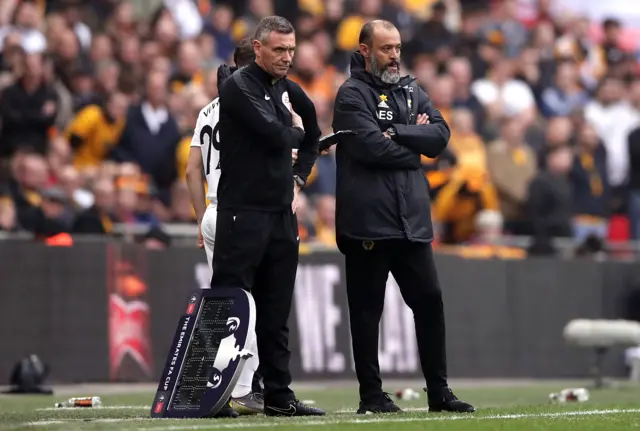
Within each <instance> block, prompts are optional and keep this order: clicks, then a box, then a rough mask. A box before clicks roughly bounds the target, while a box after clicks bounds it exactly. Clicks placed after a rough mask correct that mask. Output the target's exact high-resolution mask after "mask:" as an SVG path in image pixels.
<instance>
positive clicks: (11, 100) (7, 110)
mask: <svg viewBox="0 0 640 431" xmlns="http://www.w3.org/2000/svg"><path fill="white" fill-rule="evenodd" d="M19 99H20V95H19V94H18V92H17V90H16V88H15V87H10V88H8V89H7V90H5V93H4V94H3V95H2V98H0V117H2V118H4V119H5V120H4V121H5V122H6V123H12V124H14V125H18V126H24V127H32V128H37V129H43V130H46V129H48V128H49V127H51V126H53V124H54V123H55V119H56V115H57V114H58V95H57V94H56V92H55V90H53V89H52V88H47V91H46V94H45V95H44V99H43V100H42V101H41V102H42V104H38V105H34V106H27V104H25V103H23V101H22V100H19ZM48 102H53V103H54V104H55V105H56V109H55V111H54V112H53V113H51V114H45V113H44V112H43V110H42V109H43V107H44V105H45V104H46V103H48Z"/></svg>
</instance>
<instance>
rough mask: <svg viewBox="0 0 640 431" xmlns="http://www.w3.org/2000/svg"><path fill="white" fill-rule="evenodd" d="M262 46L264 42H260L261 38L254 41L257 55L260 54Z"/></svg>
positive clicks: (254, 50)
mask: <svg viewBox="0 0 640 431" xmlns="http://www.w3.org/2000/svg"><path fill="white" fill-rule="evenodd" d="M261 47H262V43H260V41H259V40H254V41H253V53H254V54H255V55H256V57H257V56H258V51H260V48H261Z"/></svg>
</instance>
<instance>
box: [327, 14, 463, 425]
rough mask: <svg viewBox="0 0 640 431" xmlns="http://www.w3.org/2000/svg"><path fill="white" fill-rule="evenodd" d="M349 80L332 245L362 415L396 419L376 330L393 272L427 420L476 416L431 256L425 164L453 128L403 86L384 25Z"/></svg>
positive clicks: (342, 108) (339, 107) (372, 29)
mask: <svg viewBox="0 0 640 431" xmlns="http://www.w3.org/2000/svg"><path fill="white" fill-rule="evenodd" d="M359 42H360V51H359V52H355V53H354V54H353V56H352V58H351V77H350V78H349V79H348V80H347V81H346V82H345V83H344V84H343V85H342V86H341V87H340V90H339V91H338V95H337V97H336V101H335V112H334V116H333V118H334V120H333V129H334V130H344V129H351V130H353V131H354V132H356V133H357V135H353V136H346V137H344V139H343V140H341V141H340V142H339V143H338V146H337V153H336V160H337V195H336V199H337V201H336V231H337V233H336V239H337V243H338V248H339V249H340V251H341V252H342V253H343V254H344V255H345V258H346V273H347V297H348V302H349V318H350V325H351V338H352V346H353V356H354V361H355V368H356V375H357V377H358V382H359V383H360V407H359V409H358V413H360V414H364V413H367V412H373V413H392V412H397V411H400V409H399V408H398V406H396V405H395V404H394V403H393V401H391V399H390V398H389V397H388V395H386V394H385V393H384V392H383V391H382V381H381V380H380V367H379V364H378V328H379V324H380V317H381V315H382V310H383V308H384V297H385V287H386V282H387V278H388V276H389V272H391V273H392V274H393V276H394V278H395V279H396V281H397V282H398V285H399V286H400V291H401V293H402V296H403V298H404V300H405V302H406V303H407V305H408V306H409V308H411V310H412V311H413V315H414V319H415V327H416V335H417V340H418V351H419V354H420V362H421V366H422V371H423V373H424V377H425V379H426V386H427V387H426V388H425V390H426V391H427V393H428V402H429V410H430V411H437V412H439V411H450V412H473V411H475V409H474V407H473V406H471V405H470V404H468V403H466V402H463V401H461V400H458V399H457V398H456V397H455V395H454V394H453V392H452V391H451V390H450V389H449V387H448V384H447V363H446V352H445V323H444V311H443V304H442V293H441V290H440V285H439V283H438V276H437V273H436V268H435V263H434V258H433V250H432V248H431V241H432V240H433V228H432V225H431V211H430V201H429V186H428V184H427V182H426V181H425V178H424V175H423V172H422V168H421V165H420V156H421V155H425V156H427V157H430V158H433V157H436V156H437V155H438V154H440V153H441V152H442V151H443V150H444V149H445V147H446V146H447V142H448V141H449V135H450V132H449V126H448V125H447V123H446V122H445V121H444V119H443V118H442V115H441V114H440V112H438V111H437V110H436V109H434V107H433V105H432V104H431V101H430V99H429V97H428V96H427V94H426V93H425V92H424V91H423V90H422V89H421V88H420V87H418V85H417V84H416V81H415V78H412V77H409V76H405V77H401V76H400V49H401V41H400V33H399V32H398V29H397V28H395V27H394V25H393V24H391V23H390V22H388V21H382V20H377V21H372V22H370V23H367V24H365V25H364V26H363V27H362V30H361V32H360V39H359Z"/></svg>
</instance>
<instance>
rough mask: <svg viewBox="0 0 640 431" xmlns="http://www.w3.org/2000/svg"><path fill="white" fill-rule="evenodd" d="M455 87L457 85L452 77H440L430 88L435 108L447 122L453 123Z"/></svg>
mask: <svg viewBox="0 0 640 431" xmlns="http://www.w3.org/2000/svg"><path fill="white" fill-rule="evenodd" d="M454 85H455V83H454V81H453V78H452V77H451V76H448V75H438V76H437V77H436V78H435V79H434V80H433V81H432V83H431V85H429V87H428V91H429V96H430V97H431V100H432V102H433V106H434V107H435V108H436V109H437V110H438V111H440V113H441V114H442V117H443V118H444V119H445V121H447V122H451V110H452V109H453V91H454V90H453V89H454Z"/></svg>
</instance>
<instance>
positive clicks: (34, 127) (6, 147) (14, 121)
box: [0, 54, 57, 157]
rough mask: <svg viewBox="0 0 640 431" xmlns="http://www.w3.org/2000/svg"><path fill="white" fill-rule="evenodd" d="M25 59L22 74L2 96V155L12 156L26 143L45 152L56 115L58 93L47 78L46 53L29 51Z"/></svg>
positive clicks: (0, 106) (0, 113)
mask: <svg viewBox="0 0 640 431" xmlns="http://www.w3.org/2000/svg"><path fill="white" fill-rule="evenodd" d="M23 62H24V63H23V66H24V73H23V75H22V77H21V78H20V80H19V81H18V82H16V83H15V84H13V85H12V86H10V87H8V88H7V89H5V90H4V92H3V93H2V98H1V99H0V117H1V118H2V123H3V124H2V132H1V134H0V157H7V156H11V155H12V154H13V153H14V152H15V151H16V150H17V149H18V148H22V147H30V148H33V149H34V150H36V151H37V152H39V153H40V154H45V153H46V151H47V139H48V133H49V128H50V127H51V126H53V124H54V121H55V118H56V113H57V95H56V92H55V90H54V89H53V88H52V87H51V86H50V85H47V83H46V82H45V80H44V69H43V62H42V55H40V54H30V55H26V56H24V57H23Z"/></svg>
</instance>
